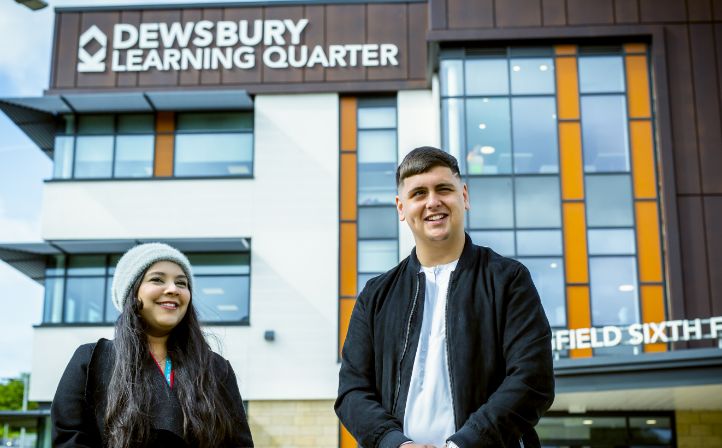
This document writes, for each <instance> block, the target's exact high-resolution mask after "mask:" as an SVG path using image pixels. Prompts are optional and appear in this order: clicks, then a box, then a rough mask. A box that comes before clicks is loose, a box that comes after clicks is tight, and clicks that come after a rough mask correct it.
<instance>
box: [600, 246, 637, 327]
mask: <svg viewBox="0 0 722 448" xmlns="http://www.w3.org/2000/svg"><path fill="white" fill-rule="evenodd" d="M589 271H590V280H591V285H590V287H591V295H592V325H594V326H602V325H629V324H632V323H635V322H638V321H639V310H638V304H637V263H636V261H635V259H634V258H633V257H590V258H589Z"/></svg>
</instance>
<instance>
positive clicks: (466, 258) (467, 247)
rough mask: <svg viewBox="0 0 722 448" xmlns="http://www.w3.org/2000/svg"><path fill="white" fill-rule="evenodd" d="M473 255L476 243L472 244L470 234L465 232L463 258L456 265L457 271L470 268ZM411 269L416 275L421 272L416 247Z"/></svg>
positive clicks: (410, 261)
mask: <svg viewBox="0 0 722 448" xmlns="http://www.w3.org/2000/svg"><path fill="white" fill-rule="evenodd" d="M473 253H474V243H472V242H471V237H470V236H469V234H468V233H466V232H464V249H463V250H462V251H461V256H460V257H459V263H458V264H457V265H456V269H457V270H459V269H464V268H466V267H467V266H469V265H470V264H471V261H472V260H473V257H474V256H473ZM409 267H410V268H411V269H412V272H414V273H416V272H419V270H420V269H421V262H420V261H419V257H417V256H416V246H414V248H413V249H412V250H411V255H410V256H409Z"/></svg>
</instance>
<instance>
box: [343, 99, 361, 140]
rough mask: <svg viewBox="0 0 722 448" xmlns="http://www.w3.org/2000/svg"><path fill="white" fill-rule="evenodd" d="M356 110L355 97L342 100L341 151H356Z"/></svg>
mask: <svg viewBox="0 0 722 448" xmlns="http://www.w3.org/2000/svg"><path fill="white" fill-rule="evenodd" d="M356 109H357V99H356V98H355V97H344V98H341V151H356V133H357V132H356V128H357V122H356Z"/></svg>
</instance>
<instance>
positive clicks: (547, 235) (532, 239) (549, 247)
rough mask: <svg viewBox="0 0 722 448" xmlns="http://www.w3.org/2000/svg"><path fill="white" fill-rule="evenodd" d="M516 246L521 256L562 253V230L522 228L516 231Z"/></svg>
mask: <svg viewBox="0 0 722 448" xmlns="http://www.w3.org/2000/svg"><path fill="white" fill-rule="evenodd" d="M516 247H517V252H518V253H519V255H520V256H524V255H562V231H561V230H520V231H518V232H516Z"/></svg>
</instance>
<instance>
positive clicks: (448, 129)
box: [441, 99, 466, 174]
mask: <svg viewBox="0 0 722 448" xmlns="http://www.w3.org/2000/svg"><path fill="white" fill-rule="evenodd" d="M441 120H442V123H441V127H442V132H443V136H444V142H443V147H442V148H441V149H443V150H445V151H447V152H448V153H449V154H451V155H452V156H454V157H456V160H458V161H459V170H460V171H461V174H466V157H463V156H462V151H463V150H462V146H463V142H464V100H461V99H446V100H442V101H441Z"/></svg>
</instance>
